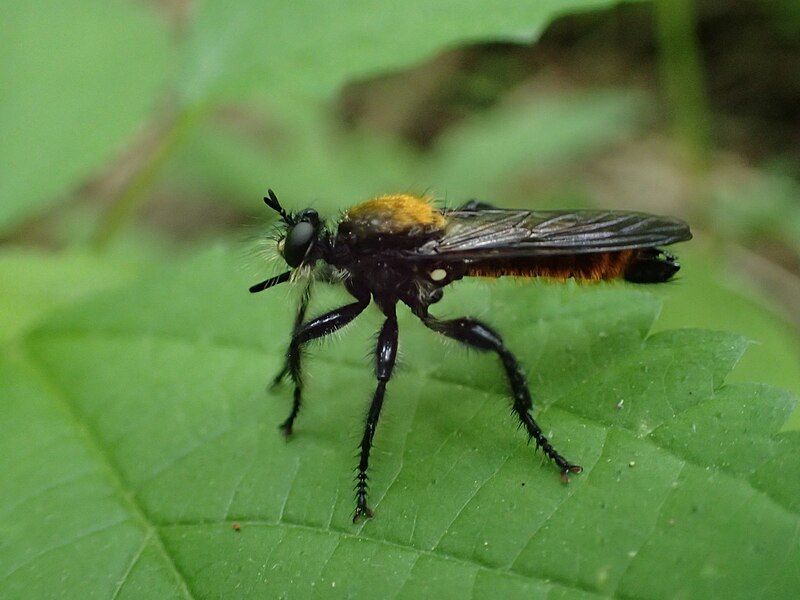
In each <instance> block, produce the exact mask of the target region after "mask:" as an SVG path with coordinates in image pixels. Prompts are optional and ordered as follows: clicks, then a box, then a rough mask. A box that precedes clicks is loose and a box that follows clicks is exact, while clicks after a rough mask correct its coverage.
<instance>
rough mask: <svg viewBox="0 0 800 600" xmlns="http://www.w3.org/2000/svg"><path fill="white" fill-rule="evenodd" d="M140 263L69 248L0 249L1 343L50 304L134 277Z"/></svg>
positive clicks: (38, 317)
mask: <svg viewBox="0 0 800 600" xmlns="http://www.w3.org/2000/svg"><path fill="white" fill-rule="evenodd" d="M138 270H139V265H137V261H135V260H133V259H130V258H125V259H120V258H114V259H112V258H109V257H106V258H104V259H100V258H98V257H96V256H94V255H90V254H85V253H80V252H71V253H68V254H48V253H44V252H40V251H34V250H30V249H6V250H4V251H3V252H2V253H0V280H2V281H3V282H4V285H3V293H2V294H0V344H3V343H5V342H8V341H9V340H11V339H13V338H15V337H17V336H19V335H21V334H22V333H24V332H25V331H26V330H27V329H28V328H30V327H31V326H32V325H34V324H35V323H36V322H37V321H39V320H41V319H42V318H43V317H44V316H45V315H47V314H49V313H51V312H53V311H54V310H56V309H58V308H60V307H62V306H65V305H67V304H70V303H72V302H75V301H77V300H78V299H80V298H83V297H85V296H89V295H91V294H93V293H96V292H98V291H100V290H104V289H108V288H112V287H115V286H119V285H120V284H122V283H125V282H127V281H130V280H131V279H133V277H134V276H135V274H136V273H137V271H138Z"/></svg>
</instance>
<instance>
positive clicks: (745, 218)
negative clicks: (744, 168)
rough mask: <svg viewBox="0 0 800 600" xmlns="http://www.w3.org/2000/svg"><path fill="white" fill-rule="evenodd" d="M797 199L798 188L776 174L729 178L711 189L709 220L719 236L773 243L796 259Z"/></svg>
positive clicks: (799, 232) (799, 243) (799, 241)
mask: <svg viewBox="0 0 800 600" xmlns="http://www.w3.org/2000/svg"><path fill="white" fill-rule="evenodd" d="M736 175H739V176H738V177H737V176H736ZM798 197H800V184H798V182H797V181H795V180H794V179H793V178H792V177H790V176H788V175H786V174H784V173H781V172H780V171H777V170H776V171H753V172H745V173H742V174H739V173H737V174H732V176H730V177H727V178H725V179H723V181H721V182H720V183H719V184H718V185H717V186H716V187H715V189H714V202H713V203H712V205H711V215H710V216H711V218H712V219H713V223H714V227H715V229H716V230H718V231H719V232H720V233H722V234H723V235H726V236H728V237H730V238H732V239H735V240H739V241H740V242H745V243H758V242H763V241H766V240H769V241H770V242H773V241H777V242H780V243H783V244H785V245H786V247H787V248H789V249H791V250H792V251H794V253H795V254H796V255H797V256H800V204H799V203H798V201H797V199H798Z"/></svg>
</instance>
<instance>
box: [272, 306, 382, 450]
mask: <svg viewBox="0 0 800 600" xmlns="http://www.w3.org/2000/svg"><path fill="white" fill-rule="evenodd" d="M368 305H369V296H362V297H361V298H360V299H359V300H358V301H357V302H353V303H352V304H347V305H345V306H342V307H340V308H337V309H335V310H332V311H330V312H328V313H325V314H324V315H322V316H320V317H317V318H316V319H312V320H311V321H309V322H308V323H305V324H304V325H301V326H300V327H299V328H298V329H297V331H295V333H294V335H292V341H291V343H290V344H289V349H288V350H287V352H286V363H287V365H288V366H289V375H291V377H292V382H293V383H294V400H293V401H292V412H291V413H289V416H288V417H287V419H286V420H285V421H284V422H283V423H281V425H280V429H281V430H282V431H283V433H284V435H286V436H287V437H288V436H289V435H291V433H292V426H293V425H294V420H295V418H296V417H297V413H298V412H300V405H301V404H302V398H303V371H302V369H301V366H300V357H301V349H302V346H303V344H305V343H306V342H309V341H311V340H315V339H317V338H321V337H323V336H326V335H328V334H331V333H333V332H334V331H336V330H337V329H340V328H342V327H344V326H345V325H347V324H348V323H349V322H350V321H352V320H353V319H355V318H356V317H357V316H358V315H360V314H361V313H362V312H363V311H364V309H365V308H366V307H367V306H368Z"/></svg>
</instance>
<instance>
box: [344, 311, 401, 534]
mask: <svg viewBox="0 0 800 600" xmlns="http://www.w3.org/2000/svg"><path fill="white" fill-rule="evenodd" d="M385 313H386V321H384V323H383V327H382V328H381V332H380V334H378V345H377V347H376V348H375V376H376V377H377V378H378V387H377V388H376V389H375V395H374V396H373V397H372V404H370V407H369V412H368V413H367V422H366V424H365V425H364V436H363V437H362V438H361V445H360V459H359V461H358V474H357V475H356V510H355V513H354V514H353V523H355V522H356V521H358V519H359V517H362V516H363V517H366V518H368V519H369V518H372V510H371V509H370V508H369V506H367V487H368V485H367V479H368V477H367V468H368V467H369V453H370V450H371V449H372V438H373V437H374V436H375V429H376V428H377V426H378V418H379V417H380V414H381V408H382V407H383V397H384V395H385V393H386V384H387V383H388V381H389V378H390V377H391V376H392V371H393V370H394V363H395V359H396V358H397V316H396V314H395V307H394V305H392V306H391V307H387V308H386V309H385Z"/></svg>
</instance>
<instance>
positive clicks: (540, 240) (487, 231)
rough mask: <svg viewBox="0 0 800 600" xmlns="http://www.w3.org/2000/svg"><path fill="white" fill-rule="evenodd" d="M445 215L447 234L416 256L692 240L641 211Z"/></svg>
mask: <svg viewBox="0 0 800 600" xmlns="http://www.w3.org/2000/svg"><path fill="white" fill-rule="evenodd" d="M445 216H446V217H447V226H446V228H445V231H444V234H443V235H442V236H440V237H439V238H437V239H434V240H430V241H429V242H427V243H426V244H424V245H423V246H421V247H420V248H419V249H418V250H417V251H416V254H418V255H421V256H432V255H436V256H442V255H450V254H457V255H459V256H472V255H475V254H485V253H486V251H491V252H490V253H491V254H493V255H502V256H508V257H512V256H539V255H557V254H585V253H592V252H614V251H619V250H630V249H633V248H647V247H652V246H666V245H668V244H673V243H675V242H681V241H684V240H688V239H691V237H692V234H691V232H690V231H689V226H688V225H687V224H686V223H684V222H683V221H681V220H680V219H676V218H673V217H658V216H655V215H649V214H645V213H637V212H623V211H600V210H575V211H530V210H504V209H481V210H455V211H452V212H448V213H445Z"/></svg>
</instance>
